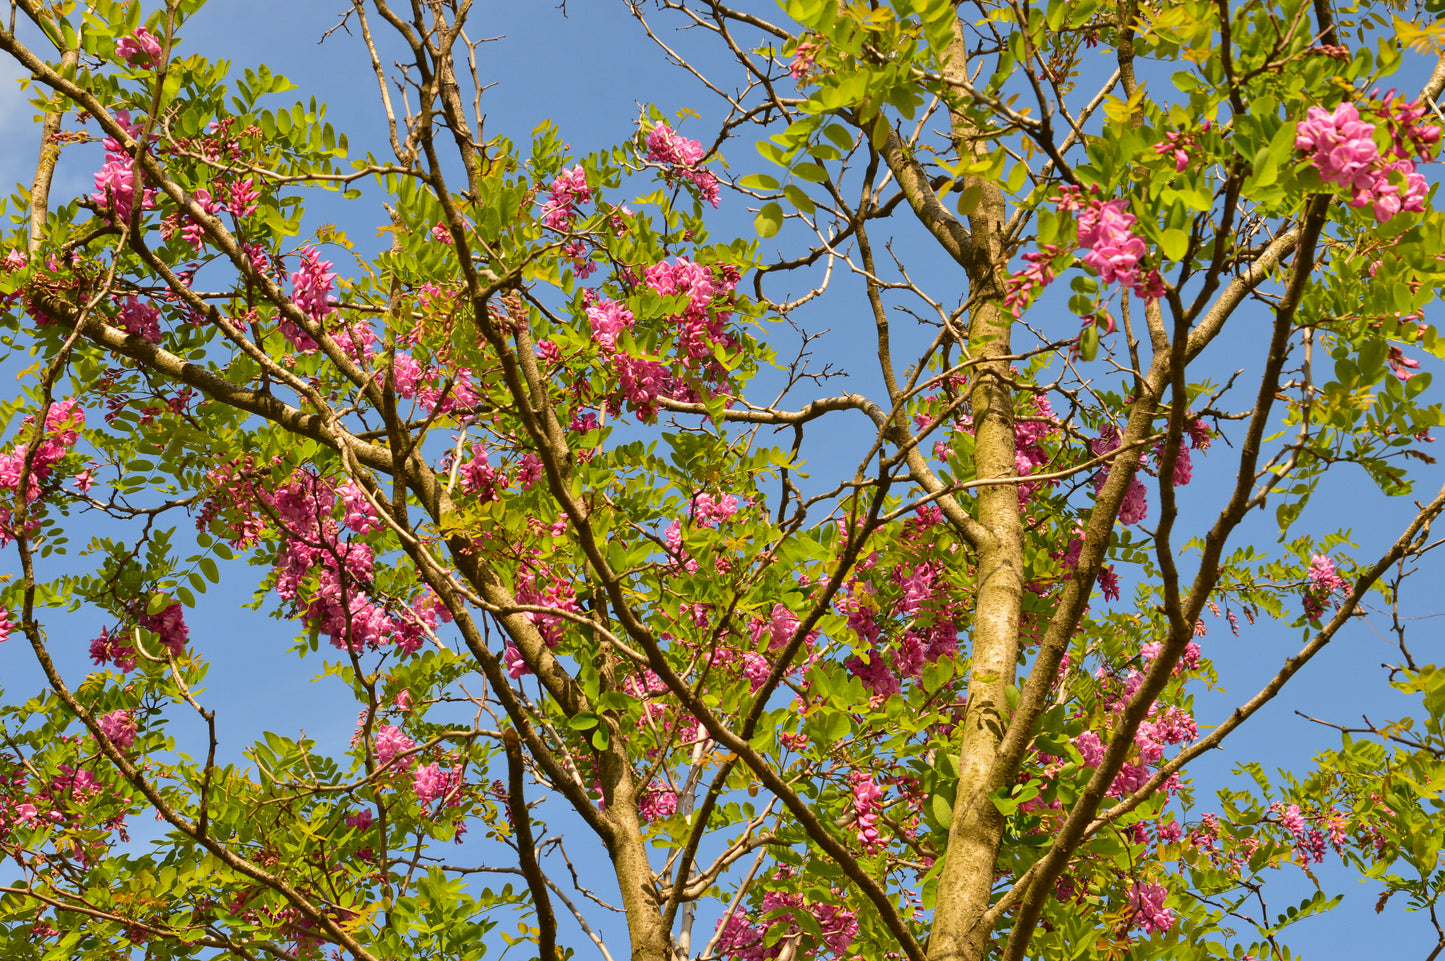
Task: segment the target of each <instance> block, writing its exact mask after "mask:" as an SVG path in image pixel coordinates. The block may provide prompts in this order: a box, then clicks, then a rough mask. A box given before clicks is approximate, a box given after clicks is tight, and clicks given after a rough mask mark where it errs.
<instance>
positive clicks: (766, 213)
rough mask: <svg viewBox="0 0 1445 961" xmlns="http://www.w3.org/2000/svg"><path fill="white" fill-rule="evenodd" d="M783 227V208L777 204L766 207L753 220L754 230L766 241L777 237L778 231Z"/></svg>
mask: <svg viewBox="0 0 1445 961" xmlns="http://www.w3.org/2000/svg"><path fill="white" fill-rule="evenodd" d="M782 226H783V207H782V205H781V204H779V203H776V202H774V203H770V204H767V205H766V206H764V207H763V209H762V210H759V211H758V215H757V217H755V218H753V228H754V229H755V230H757V232H758V236H759V237H762V238H763V239H764V240H766V239H767V238H769V237H773V236H776V235H777V233H778V229H779V228H781V227H782Z"/></svg>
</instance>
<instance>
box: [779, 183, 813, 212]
mask: <svg viewBox="0 0 1445 961" xmlns="http://www.w3.org/2000/svg"><path fill="white" fill-rule="evenodd" d="M783 196H785V197H787V198H788V202H789V203H791V204H792V205H793V206H794V207H797V208H798V209H799V210H801V211H802V212H803V213H805V214H811V213H812V212H813V211H815V210H817V209H818V208H817V205H816V204H814V203H813V199H812V198H811V197H809V196H808V195H807V194H805V193H804V192H803V188H801V187H799V186H797V185H796V184H788V185H787V186H786V187H784V188H783Z"/></svg>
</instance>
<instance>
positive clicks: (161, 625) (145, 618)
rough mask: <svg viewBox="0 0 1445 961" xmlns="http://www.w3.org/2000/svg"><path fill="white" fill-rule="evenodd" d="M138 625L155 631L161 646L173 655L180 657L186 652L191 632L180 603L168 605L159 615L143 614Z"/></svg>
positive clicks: (138, 619)
mask: <svg viewBox="0 0 1445 961" xmlns="http://www.w3.org/2000/svg"><path fill="white" fill-rule="evenodd" d="M136 623H137V624H139V625H140V626H141V627H143V628H145V629H146V630H148V631H154V632H155V633H156V634H157V635H158V636H159V637H160V641H161V644H162V645H164V646H165V648H166V650H168V651H170V652H171V654H172V655H174V656H176V657H180V656H181V655H182V654H184V653H185V651H186V641H187V640H189V639H190V636H191V630H190V628H188V627H186V621H185V617H184V615H183V611H182V608H181V605H180V603H179V602H177V603H174V604H170V605H168V606H167V607H166V608H165V609H164V610H162V611H161V612H160V613H158V614H142V615H141V616H140V617H138V618H136Z"/></svg>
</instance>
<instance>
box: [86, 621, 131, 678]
mask: <svg viewBox="0 0 1445 961" xmlns="http://www.w3.org/2000/svg"><path fill="white" fill-rule="evenodd" d="M122 637H123V635H120V634H111V633H110V632H109V630H108V629H106V628H101V630H100V636H99V637H97V638H95V639H94V640H93V641H91V642H90V660H91V661H92V663H94V664H95V666H96V667H100V666H102V665H105V664H111V663H114V664H115V666H116V667H118V668H120V669H121V672H122V673H124V674H129V673H130V672H131V671H133V670H135V649H134V648H132V647H131V646H130V645H129V644H126V643H124V641H123V640H122Z"/></svg>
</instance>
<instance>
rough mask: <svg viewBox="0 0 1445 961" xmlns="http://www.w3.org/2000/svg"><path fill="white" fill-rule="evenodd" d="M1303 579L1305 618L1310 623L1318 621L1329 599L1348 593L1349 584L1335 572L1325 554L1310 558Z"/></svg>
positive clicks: (1333, 563)
mask: <svg viewBox="0 0 1445 961" xmlns="http://www.w3.org/2000/svg"><path fill="white" fill-rule="evenodd" d="M1305 578H1306V580H1307V581H1308V583H1307V584H1306V586H1305V591H1304V607H1305V616H1306V617H1308V618H1309V619H1310V620H1312V621H1317V620H1319V618H1320V615H1322V614H1323V613H1324V612H1325V608H1326V606H1327V605H1328V603H1329V600H1330V598H1331V597H1333V596H1335V595H1337V594H1344V593H1347V592H1348V591H1349V584H1347V583H1346V582H1345V579H1344V578H1343V577H1341V576H1340V575H1339V574H1338V573H1337V572H1336V571H1335V562H1334V561H1332V560H1330V558H1329V555H1327V554H1315V555H1313V556H1311V557H1310V566H1309V570H1308V571H1307V572H1306V573H1305Z"/></svg>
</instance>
